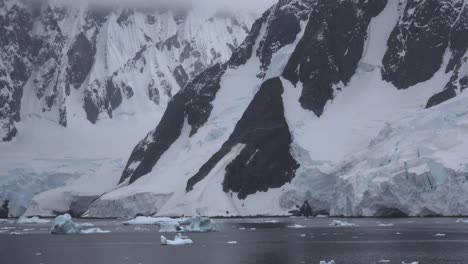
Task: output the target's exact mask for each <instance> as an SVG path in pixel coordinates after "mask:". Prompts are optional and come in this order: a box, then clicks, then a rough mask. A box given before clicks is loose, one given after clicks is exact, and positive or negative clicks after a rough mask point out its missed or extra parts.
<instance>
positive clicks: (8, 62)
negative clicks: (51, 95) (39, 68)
mask: <svg viewBox="0 0 468 264" xmlns="http://www.w3.org/2000/svg"><path fill="white" fill-rule="evenodd" d="M32 27H33V20H32V14H31V13H29V12H28V10H26V9H25V8H23V7H21V5H17V4H14V5H12V7H11V8H10V9H9V10H8V11H7V12H4V13H2V14H0V47H2V49H1V51H0V56H1V57H0V142H1V141H10V140H11V139H13V137H15V136H16V134H17V129H16V126H15V122H18V121H19V120H20V109H21V97H22V96H23V86H24V84H25V83H26V81H27V79H28V78H29V75H30V73H31V69H30V65H31V61H32V46H33V41H32V38H31V36H30V34H29V32H30V31H31V30H32Z"/></svg>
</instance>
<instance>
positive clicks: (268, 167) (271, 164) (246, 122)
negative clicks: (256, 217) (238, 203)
mask: <svg viewBox="0 0 468 264" xmlns="http://www.w3.org/2000/svg"><path fill="white" fill-rule="evenodd" d="M282 94H283V86H282V83H281V80H280V79H279V78H275V79H271V80H268V81H266V82H264V83H263V85H262V87H261V88H260V91H259V92H258V93H257V94H256V95H255V97H254V99H253V100H252V102H251V104H250V105H249V107H248V108H247V110H246V111H245V113H244V115H243V116H242V118H241V119H240V120H239V122H238V123H237V125H236V127H235V129H234V132H233V133H232V134H231V136H230V137H229V139H228V140H227V141H226V142H225V143H224V144H223V146H222V148H221V149H220V150H219V151H218V152H217V153H215V154H214V155H213V156H212V158H210V159H209V160H208V161H207V162H206V163H205V164H204V165H203V166H202V167H201V168H200V170H199V172H198V173H197V174H195V175H194V176H193V177H192V178H190V179H189V181H188V183H187V187H186V190H187V191H190V190H192V189H193V186H194V185H195V184H196V183H198V182H200V181H201V180H203V179H204V177H206V176H207V175H208V173H209V172H210V171H211V170H212V169H213V168H214V166H215V165H216V164H217V163H218V162H219V161H220V160H221V159H222V158H224V157H225V156H226V155H227V154H228V153H229V152H231V150H232V149H233V148H234V147H235V146H236V145H239V144H243V145H244V147H243V148H242V150H241V152H240V154H239V155H237V156H236V157H235V158H234V159H233V160H232V162H231V163H230V164H228V165H227V166H226V174H225V178H224V181H223V190H224V191H225V192H228V191H233V192H236V193H238V197H239V198H240V199H245V198H246V197H247V195H249V194H254V193H256V192H258V191H267V190H268V189H270V188H278V187H281V186H283V185H284V184H285V183H287V182H290V181H291V180H292V178H293V177H294V172H295V170H296V169H297V168H298V167H299V164H298V163H297V162H296V161H295V160H294V158H293V157H292V156H291V154H290V151H289V149H290V144H291V142H292V140H291V134H290V133H289V127H288V125H287V123H286V120H285V118H284V108H283V101H282Z"/></svg>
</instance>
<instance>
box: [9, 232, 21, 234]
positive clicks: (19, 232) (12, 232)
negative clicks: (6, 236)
mask: <svg viewBox="0 0 468 264" xmlns="http://www.w3.org/2000/svg"><path fill="white" fill-rule="evenodd" d="M23 234H24V233H21V232H11V233H10V235H23Z"/></svg>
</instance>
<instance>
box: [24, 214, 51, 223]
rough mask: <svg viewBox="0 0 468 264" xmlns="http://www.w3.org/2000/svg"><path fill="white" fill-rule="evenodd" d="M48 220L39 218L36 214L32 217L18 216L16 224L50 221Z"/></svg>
mask: <svg viewBox="0 0 468 264" xmlns="http://www.w3.org/2000/svg"><path fill="white" fill-rule="evenodd" d="M50 222H51V221H50V220H47V219H40V218H39V217H37V216H33V217H20V218H19V219H18V221H16V223H17V224H47V223H50Z"/></svg>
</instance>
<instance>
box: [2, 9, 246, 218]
mask: <svg viewBox="0 0 468 264" xmlns="http://www.w3.org/2000/svg"><path fill="white" fill-rule="evenodd" d="M0 10H2V12H1V13H0V21H1V27H0V28H1V30H3V31H2V32H4V31H5V32H11V30H10V29H9V28H10V27H11V28H13V29H15V28H17V27H18V28H25V27H26V26H28V27H29V28H27V27H26V28H25V31H26V32H23V31H19V30H17V31H16V32H17V34H18V35H20V34H23V33H24V34H26V37H27V38H28V39H30V40H32V41H31V42H27V43H26V44H25V43H22V42H20V40H21V38H19V37H16V38H15V36H13V37H12V40H11V41H10V40H8V41H9V43H8V46H11V47H10V48H8V50H9V51H10V53H12V52H14V54H9V53H8V52H7V47H8V46H7V45H6V44H5V45H3V44H2V47H4V48H5V49H3V48H2V52H1V54H0V58H1V59H0V62H1V65H0V67H1V69H0V72H1V73H2V74H3V73H6V76H4V77H5V80H7V81H8V83H7V84H8V85H7V86H5V87H3V86H2V87H0V89H1V93H0V96H3V94H6V95H7V100H6V102H7V103H8V104H6V105H3V103H4V101H2V100H0V101H1V103H0V141H1V139H2V138H3V136H4V135H6V134H9V135H10V136H11V137H9V138H8V140H9V142H1V143H0V200H7V199H9V200H10V213H11V214H12V215H13V216H20V215H22V214H23V213H25V212H26V215H53V214H55V213H60V212H66V211H68V210H69V209H73V210H76V211H77V212H78V213H79V214H81V213H83V212H84V211H82V210H84V209H87V206H88V204H89V203H90V202H91V201H93V200H94V199H96V198H97V197H98V196H99V195H101V194H102V193H104V192H108V191H111V190H113V189H114V188H115V187H116V185H117V183H118V181H119V176H120V172H121V171H122V170H123V168H124V166H125V162H126V159H127V157H128V155H129V154H130V152H131V149H132V148H133V147H134V146H135V145H136V143H138V140H139V139H140V138H142V137H143V136H144V135H145V134H146V133H147V132H148V131H150V130H151V129H152V128H154V127H155V126H156V125H157V124H158V122H159V120H160V118H161V116H162V114H163V112H164V110H165V108H166V106H167V104H168V102H169V101H170V100H171V98H172V97H173V95H174V94H176V93H177V92H178V91H179V90H180V89H182V88H183V86H184V85H185V83H186V82H188V81H189V80H190V79H191V78H193V77H194V76H196V75H197V74H198V73H199V72H201V71H203V70H204V69H205V68H207V67H209V66H211V65H213V64H215V63H219V62H224V61H227V60H228V59H229V58H230V56H231V53H232V50H233V49H234V48H235V47H237V46H238V45H240V43H241V42H242V41H243V39H244V38H245V36H246V35H247V33H248V29H249V28H250V26H251V24H252V22H253V20H254V16H255V14H252V13H250V12H248V11H245V12H236V13H235V12H231V11H223V10H219V9H216V8H200V7H198V6H196V5H195V6H194V7H192V8H189V9H179V8H176V7H173V6H170V7H169V8H168V7H162V6H157V5H155V6H150V7H148V8H146V9H139V8H138V7H135V8H133V7H128V6H122V7H116V6H112V7H107V6H105V7H103V8H98V7H94V6H92V5H91V4H89V3H84V2H83V3H75V4H73V5H71V4H70V3H68V1H60V0H59V1H41V2H38V3H37V5H32V3H30V2H25V3H20V1H16V0H2V1H1V3H0ZM14 12H17V13H18V14H19V15H16V13H14ZM25 25H26V26H25ZM2 34H3V33H2ZM5 34H7V33H5ZM23 49H24V50H23ZM12 55H14V56H12ZM15 56H18V57H21V58H22V59H23V60H24V61H25V63H24V64H25V65H26V66H27V67H26V73H25V74H24V79H21V80H18V81H15V80H12V78H11V76H10V75H13V76H14V71H13V66H11V65H12V64H13V63H15V61H14V57H15ZM10 64H11V65H10ZM2 69H5V70H6V71H5V72H4V71H2ZM2 76H3V75H2ZM2 76H0V77H1V78H3V77H2ZM7 93H8V94H7ZM15 93H20V94H21V95H20V96H19V98H16V94H15ZM2 98H3V97H2ZM14 99H15V100H14ZM4 128H5V129H4ZM5 131H6V132H5ZM9 131H10V132H11V131H14V132H15V133H10V132H9ZM4 132H5V133H6V134H5V133H4Z"/></svg>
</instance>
